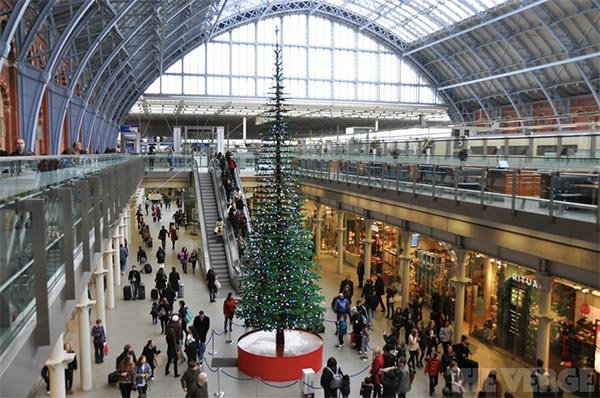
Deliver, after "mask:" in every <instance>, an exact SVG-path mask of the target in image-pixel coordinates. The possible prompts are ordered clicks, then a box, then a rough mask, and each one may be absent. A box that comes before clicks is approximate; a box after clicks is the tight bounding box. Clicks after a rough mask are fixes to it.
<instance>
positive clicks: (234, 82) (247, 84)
mask: <svg viewBox="0 0 600 398" xmlns="http://www.w3.org/2000/svg"><path fill="white" fill-rule="evenodd" d="M254 86H255V82H254V79H252V78H232V79H231V94H232V95H235V96H238V97H254V96H255V95H256V94H255V91H254Z"/></svg>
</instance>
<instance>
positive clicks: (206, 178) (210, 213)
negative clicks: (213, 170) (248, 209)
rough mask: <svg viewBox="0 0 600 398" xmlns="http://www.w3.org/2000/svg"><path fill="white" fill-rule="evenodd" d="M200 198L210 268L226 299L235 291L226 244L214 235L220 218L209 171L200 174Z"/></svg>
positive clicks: (222, 295)
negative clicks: (229, 293) (215, 275)
mask: <svg viewBox="0 0 600 398" xmlns="http://www.w3.org/2000/svg"><path fill="white" fill-rule="evenodd" d="M198 179H199V186H200V198H201V203H202V213H203V215H204V217H203V218H204V219H203V220H201V221H202V223H203V224H204V225H203V227H202V229H203V230H204V231H205V236H206V241H207V245H206V249H207V252H208V257H209V258H210V268H212V269H214V271H215V273H216V274H217V277H218V279H219V281H220V282H221V289H219V294H218V297H226V296H227V293H228V292H231V291H234V290H235V289H234V288H233V286H232V284H231V280H230V273H229V266H228V263H227V256H226V254H225V244H224V243H221V242H218V241H217V237H216V236H215V234H214V233H213V230H214V227H215V223H216V222H217V219H218V217H219V211H218V207H217V198H216V195H215V188H214V186H213V180H212V177H211V175H210V174H209V173H208V171H205V170H202V171H199V172H198Z"/></svg>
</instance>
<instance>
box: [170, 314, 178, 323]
mask: <svg viewBox="0 0 600 398" xmlns="http://www.w3.org/2000/svg"><path fill="white" fill-rule="evenodd" d="M171 320H173V321H175V322H177V321H178V320H179V315H173V316H172V317H171Z"/></svg>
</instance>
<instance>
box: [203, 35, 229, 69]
mask: <svg viewBox="0 0 600 398" xmlns="http://www.w3.org/2000/svg"><path fill="white" fill-rule="evenodd" d="M207 46H208V47H207V48H208V53H209V54H211V56H210V57H208V59H207V61H208V62H207V64H208V70H207V72H208V74H211V75H217V74H218V75H228V74H229V73H230V72H229V65H230V64H229V44H226V43H208V44H207Z"/></svg>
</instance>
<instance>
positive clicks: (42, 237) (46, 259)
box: [0, 155, 143, 352]
mask: <svg viewBox="0 0 600 398" xmlns="http://www.w3.org/2000/svg"><path fill="white" fill-rule="evenodd" d="M54 159H55V158H52V157H24V158H18V159H10V160H5V159H2V161H1V162H0V164H1V165H2V168H3V169H4V170H6V173H4V174H6V175H3V176H2V177H0V183H1V184H2V187H1V188H0V189H1V190H2V193H3V195H4V196H3V197H2V199H3V201H2V202H0V223H1V224H0V225H2V226H3V228H0V352H2V351H4V350H5V349H6V348H7V347H8V346H9V345H10V344H11V343H12V342H13V341H14V339H15V338H16V336H17V334H19V333H21V332H22V331H23V328H24V326H25V325H26V324H27V323H28V322H29V321H30V320H31V319H32V317H33V316H36V327H37V328H40V327H41V328H48V325H45V324H44V322H45V321H48V319H44V317H40V314H42V313H43V312H44V311H46V312H47V311H48V305H50V304H51V303H50V298H49V292H50V291H53V289H55V288H61V289H63V288H64V286H66V284H65V282H64V281H65V276H66V275H68V274H70V275H73V272H74V269H77V268H78V267H81V264H82V263H84V262H86V263H87V267H88V268H89V261H90V250H91V248H92V245H94V246H93V247H94V248H98V247H99V246H97V245H96V243H95V241H96V240H97V238H100V239H102V235H101V234H100V231H101V230H102V229H106V228H109V226H110V225H111V224H114V223H115V221H116V220H117V219H118V214H117V213H118V212H119V211H121V209H117V207H118V206H125V204H126V203H128V195H129V194H131V193H132V192H133V190H134V189H135V187H136V186H137V184H138V182H139V180H140V179H141V177H142V173H143V163H142V161H141V159H139V158H134V157H131V156H122V155H98V156H81V157H70V156H69V157H61V158H60V160H64V159H68V160H69V165H68V166H64V168H61V166H60V162H58V163H56V165H59V166H58V168H54V166H50V168H49V169H45V168H44V167H42V168H41V169H40V166H39V165H40V164H42V165H43V164H44V163H46V164H47V163H48V161H49V160H54ZM63 163H64V162H63ZM71 163H72V164H71ZM34 166H36V167H35V168H34ZM11 168H12V169H11ZM117 175H118V178H117V179H114V177H115V176H117ZM98 177H99V178H98ZM102 184H104V187H103V186H102ZM108 192H110V193H111V197H110V198H108V197H107V195H106V194H107V193H108ZM113 193H114V195H112V194H113ZM9 194H10V195H9ZM117 203H118V204H117ZM96 213H97V214H96ZM86 245H87V247H86ZM86 271H89V269H86ZM40 279H42V280H40ZM67 280H69V279H68V277H67ZM71 283H72V284H74V283H75V282H74V280H73V279H71ZM67 284H68V283H67ZM72 288H73V286H71V289H72ZM58 296H59V295H55V294H53V295H52V297H54V298H56V297H58ZM42 297H44V300H46V304H44V303H43V302H42V303H41V304H42V307H43V306H44V305H45V306H46V309H43V308H42V309H41V308H40V307H38V306H39V300H40V298H42ZM61 297H65V296H64V295H61ZM53 315H54V314H53ZM46 333H48V332H46Z"/></svg>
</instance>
